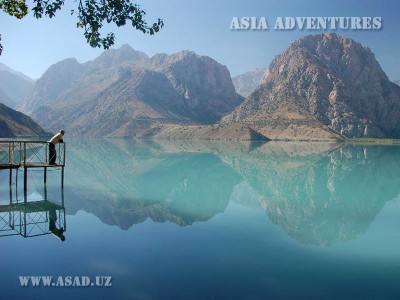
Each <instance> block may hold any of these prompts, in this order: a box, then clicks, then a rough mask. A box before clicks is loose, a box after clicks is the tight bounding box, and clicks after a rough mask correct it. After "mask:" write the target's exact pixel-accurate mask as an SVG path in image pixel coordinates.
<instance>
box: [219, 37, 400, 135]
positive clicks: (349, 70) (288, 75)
mask: <svg viewBox="0 0 400 300" xmlns="http://www.w3.org/2000/svg"><path fill="white" fill-rule="evenodd" d="M268 72H269V73H268V76H267V77H266V78H264V80H263V82H262V84H261V85H260V87H259V88H258V89H257V90H256V91H254V92H253V93H252V94H251V95H250V96H249V98H248V99H247V100H246V102H245V103H243V104H242V105H241V106H240V107H238V108H237V109H236V110H235V112H234V113H232V114H231V115H230V116H228V117H226V118H225V119H224V122H225V123H228V124H231V123H235V122H242V123H246V124H249V125H251V126H253V127H254V128H256V129H257V130H259V131H260V132H261V133H263V134H265V135H268V136H270V137H275V138H290V139H310V138H311V139H314V138H316V139H325V138H335V137H336V138H338V137H340V136H346V137H400V119H399V118H398V116H399V113H400V87H399V86H397V85H395V84H394V83H392V82H390V81H389V80H388V78H387V76H386V75H385V73H384V72H383V71H382V69H381V67H380V66H379V64H378V62H377V61H376V59H375V57H374V55H373V54H372V52H371V51H370V50H369V49H368V48H367V47H366V46H364V45H362V44H360V43H357V42H355V41H353V40H351V39H348V38H344V37H340V36H338V35H336V34H321V35H312V36H307V37H304V38H301V39H299V40H297V41H295V42H294V43H293V44H292V45H291V46H290V47H289V48H288V49H287V50H286V51H285V52H284V53H282V54H281V55H278V56H277V57H276V58H275V59H274V60H273V61H272V63H271V64H270V66H269V70H268Z"/></svg>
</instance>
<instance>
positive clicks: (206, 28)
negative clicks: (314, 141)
mask: <svg viewBox="0 0 400 300" xmlns="http://www.w3.org/2000/svg"><path fill="white" fill-rule="evenodd" d="M28 2H29V1H28ZM136 3H139V4H141V7H142V8H143V9H144V10H146V12H147V21H148V23H152V22H153V21H156V19H157V18H158V17H160V18H162V19H164V22H165V27H164V28H163V29H162V30H161V31H160V32H159V33H158V34H156V35H154V36H150V35H144V34H142V33H140V32H136V31H135V30H134V29H133V28H131V27H124V28H117V27H113V26H109V27H107V28H106V32H109V31H113V32H114V33H115V34H116V43H115V46H114V48H119V47H120V46H121V45H123V44H129V45H131V46H132V47H133V48H134V49H135V50H140V51H143V52H145V53H146V54H147V55H149V56H152V55H154V54H156V53H161V52H165V53H168V54H172V53H176V52H178V51H181V50H191V51H195V52H196V53H198V54H202V55H208V56H210V57H212V58H214V59H215V60H216V61H218V62H220V63H221V64H224V65H226V66H227V67H228V69H229V71H230V72H231V75H232V76H235V75H238V74H241V73H244V72H246V71H249V70H252V69H254V68H257V67H266V66H268V65H269V63H270V62H271V60H272V59H273V58H274V57H275V55H277V54H279V53H281V52H282V51H284V50H285V49H286V48H287V47H288V46H289V45H290V44H291V43H292V42H293V41H294V40H296V39H298V38H300V37H301V36H305V35H309V34H316V33H320V32H321V31H317V30H300V29H298V28H297V27H296V28H295V29H293V30H275V29H274V26H275V22H276V19H277V18H279V17H381V18H382V28H381V29H379V30H331V29H329V28H327V29H326V30H323V31H322V32H327V33H328V32H336V33H337V34H340V35H343V36H347V37H351V38H353V39H355V40H356V41H359V42H362V43H363V44H365V45H366V46H368V47H369V48H370V49H371V50H372V52H373V53H374V54H375V57H376V58H377V60H378V62H379V63H380V65H381V66H382V68H383V70H384V71H385V72H386V74H387V75H388V77H389V79H391V80H396V79H400V32H399V31H400V20H399V17H398V12H399V1H398V0H386V1H385V0H379V1H378V0H357V1H356V0H329V1H328V0H326V1H323V0H256V1H251V0H247V1H245V0H230V1H226V0H224V1H223V0H201V1H195V0H169V1H167V0H146V1H136ZM76 4H77V2H74V1H73V0H66V6H65V7H64V9H63V11H62V12H59V13H58V15H56V17H55V18H53V19H41V20H36V19H34V18H33V17H32V16H31V15H30V16H27V17H26V18H25V19H23V20H17V19H14V18H12V17H10V16H8V15H6V14H4V13H3V12H1V13H0V15H1V16H0V34H1V35H2V44H3V47H4V49H3V54H2V55H1V56H0V62H1V63H4V64H6V65H8V66H9V67H11V68H13V69H14V70H17V71H20V72H23V73H24V74H26V75H28V76H30V77H32V78H39V77H40V76H41V75H42V74H43V73H44V72H45V71H46V69H47V68H48V67H50V66H51V65H52V64H54V63H56V62H58V61H60V60H63V59H65V58H70V57H75V58H76V59H77V60H78V61H79V62H81V63H84V62H86V61H89V60H93V59H94V58H96V57H97V56H98V55H99V54H100V53H101V52H102V51H103V50H101V49H98V48H96V49H93V48H91V47H90V46H89V45H88V44H87V43H86V40H85V38H84V36H83V31H82V30H80V29H77V28H76V19H75V17H74V16H71V15H70V11H71V8H73V7H74V6H76ZM233 17H239V18H241V17H258V19H257V20H260V19H259V18H261V17H265V18H266V20H267V24H268V27H269V29H268V30H231V29H230V26H231V22H232V18H233Z"/></svg>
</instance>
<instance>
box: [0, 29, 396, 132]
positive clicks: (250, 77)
mask: <svg viewBox="0 0 400 300" xmlns="http://www.w3.org/2000/svg"><path fill="white" fill-rule="evenodd" d="M253 88H254V90H253V91H252V92H251V93H250V94H249V95H248V96H247V97H246V99H245V98H244V97H242V96H240V95H239V94H238V93H241V94H242V95H247V94H248V93H249V91H251V89H253ZM235 89H236V91H235ZM237 92H238V93H237ZM0 97H1V90H0ZM3 102H4V101H3ZM18 108H19V109H20V110H21V111H23V112H25V113H27V114H29V115H31V116H32V118H33V119H34V120H36V121H37V122H38V123H39V124H40V125H41V126H43V128H44V129H46V130H49V131H56V130H58V129H59V128H61V127H62V128H65V129H66V130H67V132H68V134H69V135H72V136H73V135H75V136H107V137H138V138H174V139H182V138H184V139H235V140H254V139H257V140H260V139H261V140H269V139H277V140H343V139H345V138H359V137H376V138H398V137H400V118H398V116H399V113H400V87H399V86H398V85H397V84H395V83H392V82H390V81H389V79H388V78H387V76H386V74H385V73H384V71H383V70H382V68H381V67H380V65H379V63H378V62H377V60H376V59H375V57H374V55H373V53H372V52H371V50H370V49H369V48H368V47H366V46H365V45H363V44H361V43H358V42H356V41H354V40H352V39H349V38H345V37H341V36H338V35H337V34H334V33H332V34H318V35H310V36H306V37H303V38H301V39H299V40H297V41H295V42H293V43H292V44H291V45H290V46H289V48H288V49H287V50H286V51H284V52H283V53H282V54H280V55H277V56H276V57H275V59H274V60H273V61H272V62H271V64H270V65H269V67H268V68H267V69H265V70H263V69H258V70H255V71H253V72H249V73H247V74H243V75H242V76H236V77H234V78H233V80H232V79H231V76H230V73H229V71H228V69H227V68H226V67H225V66H223V65H221V64H219V63H218V62H216V61H215V60H213V59H212V58H210V57H207V56H201V55H198V54H196V53H194V52H191V51H181V52H179V53H176V54H172V55H167V54H156V55H154V56H153V57H151V58H149V57H148V56H147V55H146V54H144V53H142V52H139V51H135V50H133V49H132V48H131V47H130V46H128V45H125V46H123V47H121V48H120V49H116V50H109V51H105V52H103V53H102V54H101V55H100V56H99V57H98V58H96V59H95V60H93V61H89V62H87V63H84V64H80V63H79V62H78V61H77V60H76V59H73V58H70V59H66V60H63V61H61V62H59V63H56V64H54V65H53V66H51V67H50V68H49V69H48V70H47V71H46V72H45V73H44V74H43V76H42V77H41V78H40V79H38V80H37V81H36V82H35V84H34V87H33V89H32V90H31V92H30V93H29V95H28V96H26V97H25V100H24V101H23V102H22V103H21V104H19V105H18Z"/></svg>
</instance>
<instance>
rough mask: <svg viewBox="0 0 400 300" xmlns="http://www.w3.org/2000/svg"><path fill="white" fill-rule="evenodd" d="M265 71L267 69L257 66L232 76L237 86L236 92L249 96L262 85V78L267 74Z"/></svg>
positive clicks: (234, 84)
mask: <svg viewBox="0 0 400 300" xmlns="http://www.w3.org/2000/svg"><path fill="white" fill-rule="evenodd" d="M265 71H266V70H265V69H262V68H257V69H255V70H252V71H248V72H246V73H244V74H240V75H237V76H235V77H232V82H233V86H234V87H235V90H236V92H237V93H238V94H239V95H241V96H243V97H245V98H246V97H247V96H249V95H250V93H251V92H253V91H254V90H255V89H256V88H257V87H258V86H259V85H260V83H261V80H262V79H263V77H264V76H265V75H264V74H265Z"/></svg>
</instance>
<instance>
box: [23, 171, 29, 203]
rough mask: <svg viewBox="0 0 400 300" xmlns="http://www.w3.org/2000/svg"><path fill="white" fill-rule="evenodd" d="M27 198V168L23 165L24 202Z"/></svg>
mask: <svg viewBox="0 0 400 300" xmlns="http://www.w3.org/2000/svg"><path fill="white" fill-rule="evenodd" d="M27 200H28V168H27V167H24V202H25V203H26V202H27Z"/></svg>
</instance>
